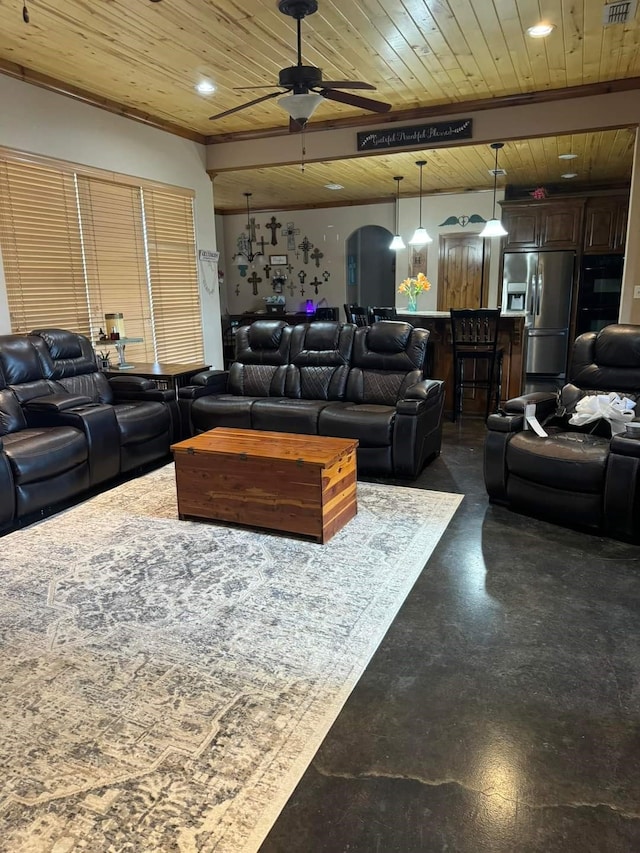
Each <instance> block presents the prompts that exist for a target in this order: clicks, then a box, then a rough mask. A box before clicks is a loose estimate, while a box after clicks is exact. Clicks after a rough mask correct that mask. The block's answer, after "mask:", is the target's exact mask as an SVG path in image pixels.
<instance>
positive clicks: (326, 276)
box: [322, 270, 331, 281]
mask: <svg viewBox="0 0 640 853" xmlns="http://www.w3.org/2000/svg"><path fill="white" fill-rule="evenodd" d="M322 278H323V279H324V280H325V281H329V279H330V278H331V273H330V272H329V271H328V270H325V271H324V272H323V273H322Z"/></svg>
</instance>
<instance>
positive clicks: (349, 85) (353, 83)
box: [322, 80, 376, 92]
mask: <svg viewBox="0 0 640 853" xmlns="http://www.w3.org/2000/svg"><path fill="white" fill-rule="evenodd" d="M322 85H323V87H324V88H325V89H370V90H371V91H372V92H374V91H375V88H376V87H375V86H372V85H371V83H360V82H358V81H357V80H323V81H322Z"/></svg>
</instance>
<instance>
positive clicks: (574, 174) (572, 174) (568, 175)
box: [560, 172, 578, 180]
mask: <svg viewBox="0 0 640 853" xmlns="http://www.w3.org/2000/svg"><path fill="white" fill-rule="evenodd" d="M560 177H562V178H567V180H568V179H569V178H577V177H578V173H577V172H565V173H564V175H561V176H560Z"/></svg>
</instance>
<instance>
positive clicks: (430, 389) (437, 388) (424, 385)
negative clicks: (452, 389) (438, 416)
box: [400, 379, 444, 402]
mask: <svg viewBox="0 0 640 853" xmlns="http://www.w3.org/2000/svg"><path fill="white" fill-rule="evenodd" d="M443 390H444V382H443V380H442V379H421V380H420V382H416V383H415V385H410V386H409V387H408V388H407V390H406V392H405V395H404V400H429V399H431V398H433V397H438V396H439V395H440V394H442V392H443ZM400 402H402V401H400Z"/></svg>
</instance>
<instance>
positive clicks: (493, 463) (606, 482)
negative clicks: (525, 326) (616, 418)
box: [484, 324, 640, 542]
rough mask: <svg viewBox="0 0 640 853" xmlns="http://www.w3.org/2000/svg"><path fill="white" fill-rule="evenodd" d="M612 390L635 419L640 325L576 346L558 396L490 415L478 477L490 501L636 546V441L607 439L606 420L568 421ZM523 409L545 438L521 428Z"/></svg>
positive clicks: (618, 327) (535, 397) (639, 508)
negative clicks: (532, 413) (586, 400)
mask: <svg viewBox="0 0 640 853" xmlns="http://www.w3.org/2000/svg"><path fill="white" fill-rule="evenodd" d="M611 392H615V393H617V394H619V396H620V397H627V398H629V399H631V400H633V401H635V402H636V412H635V419H636V420H638V418H639V417H640V411H638V409H640V326H632V325H626V324H613V325H610V326H606V327H605V328H604V329H602V330H601V331H600V332H598V333H596V332H587V333H585V334H583V335H580V337H578V338H577V339H576V341H575V343H574V346H573V353H572V358H571V366H570V369H569V376H568V382H567V384H566V385H565V386H564V387H563V388H562V390H561V391H560V394H559V395H555V394H547V393H544V392H537V393H533V394H525V395H523V396H521V397H517V398H514V399H513V400H508V401H507V402H506V403H505V406H504V411H503V412H502V413H501V414H494V415H490V417H489V419H488V421H487V427H488V433H487V437H486V441H485V448H484V478H485V485H486V488H487V492H488V494H489V498H490V500H491V502H492V503H496V504H502V505H504V506H507V507H509V508H510V509H513V510H516V511H518V512H521V513H526V514H528V515H533V516H537V517H540V518H544V519H547V520H549V521H553V522H555V523H556V524H563V525H566V526H569V527H575V528H585V529H588V530H591V531H592V532H599V533H603V534H605V535H607V536H612V537H614V538H617V539H623V540H626V541H632V542H640V440H639V439H637V438H632V437H630V436H629V435H627V434H626V433H621V434H618V435H614V436H613V437H611V429H610V426H609V424H608V422H607V421H605V420H599V421H597V422H593V423H589V424H585V425H583V426H575V425H573V424H571V423H570V420H571V417H572V414H573V413H574V412H575V411H576V404H577V402H578V401H579V400H580V399H581V398H583V397H584V396H585V395H589V394H607V393H611ZM527 403H535V405H536V416H537V417H538V419H539V420H541V421H542V422H543V424H544V429H545V431H546V432H547V433H548V436H547V437H546V438H545V437H542V436H538V435H536V434H535V433H534V432H533V431H532V430H530V429H524V411H525V406H526V405H527Z"/></svg>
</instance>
